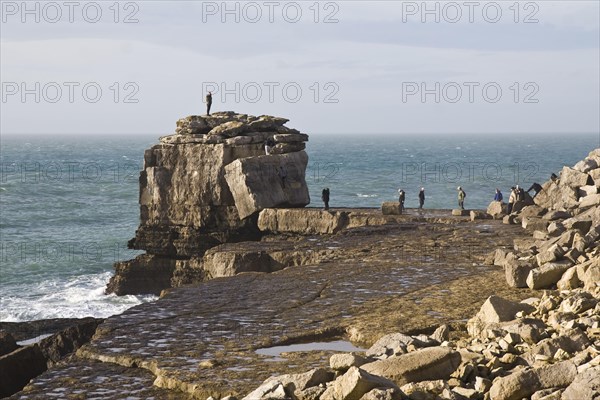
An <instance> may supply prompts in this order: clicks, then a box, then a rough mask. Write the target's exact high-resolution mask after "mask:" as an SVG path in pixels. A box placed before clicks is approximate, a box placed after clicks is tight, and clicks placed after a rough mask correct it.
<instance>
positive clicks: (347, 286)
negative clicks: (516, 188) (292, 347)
mask: <svg viewBox="0 0 600 400" xmlns="http://www.w3.org/2000/svg"><path fill="white" fill-rule="evenodd" d="M374 212H377V211H374ZM446 215H447V214H446ZM365 218H366V216H365ZM431 218H432V220H431V221H408V222H405V223H401V222H398V223H390V224H387V225H382V226H366V227H362V228H354V229H346V230H343V231H341V232H339V233H338V234H334V235H320V236H308V237H306V238H305V239H303V240H309V239H310V242H311V243H312V246H313V248H329V249H328V251H329V252H330V253H327V254H328V256H327V258H326V259H323V261H322V262H316V263H315V264H314V265H305V266H298V267H291V268H286V269H284V270H281V271H278V272H274V273H270V274H268V273H267V274H265V273H242V274H239V275H236V276H233V277H227V278H217V279H213V280H210V281H207V282H204V283H201V284H198V285H194V286H189V287H181V288H174V289H171V290H169V291H168V292H167V293H166V294H165V295H164V296H163V297H162V298H161V299H160V300H158V301H157V302H155V303H146V304H142V305H140V306H137V307H134V308H132V309H130V310H128V311H126V312H125V313H123V314H122V315H118V316H114V317H111V318H109V319H108V320H107V321H106V322H105V323H104V324H102V325H101V326H100V327H99V330H98V332H97V333H96V335H95V337H94V339H93V340H92V342H91V343H89V344H88V345H86V346H84V347H83V348H81V349H80V350H79V351H78V353H77V360H78V361H77V362H80V363H82V364H84V365H91V364H89V363H96V362H101V363H102V364H104V363H107V362H108V363H115V364H118V365H120V366H124V367H127V368H128V369H141V370H143V371H147V372H149V373H151V374H152V375H153V376H154V377H155V379H154V381H153V384H154V386H155V387H156V388H161V389H163V390H168V391H169V393H172V394H173V395H177V394H179V395H186V396H194V397H195V398H204V399H205V398H207V397H208V396H214V397H215V398H217V397H224V396H226V395H236V396H242V397H243V395H245V394H247V393H249V392H250V391H252V390H254V389H255V388H257V387H258V386H259V385H260V384H261V382H263V381H264V380H265V379H267V378H268V377H269V376H271V375H281V374H289V373H303V372H305V371H307V370H309V369H311V368H317V367H321V366H323V365H324V364H327V360H328V357H329V356H330V355H331V354H332V352H318V351H317V352H301V353H298V354H296V353H290V354H286V355H285V356H284V355H282V356H280V357H279V358H273V357H270V356H264V355H260V354H257V353H256V352H255V350H256V349H259V348H265V347H270V346H275V345H283V344H290V343H298V342H306V341H322V340H332V339H336V338H337V339H339V338H343V337H345V336H346V337H347V335H350V336H351V337H352V340H353V342H354V343H356V344H359V345H360V344H361V343H364V344H363V346H369V345H370V344H372V343H373V342H374V341H375V340H376V339H377V338H378V337H379V336H381V335H382V334H383V333H386V331H389V330H390V329H394V327H397V326H398V324H399V323H402V324H403V326H405V327H407V328H408V329H428V328H430V327H432V326H433V325H435V324H437V323H439V322H452V320H453V321H456V320H460V319H462V318H464V315H465V311H464V307H467V308H468V309H469V312H470V311H471V310H472V309H473V307H476V304H477V303H478V302H482V301H483V300H484V298H485V297H487V296H489V295H490V294H492V293H493V292H496V291H502V288H501V287H499V286H498V285H497V283H498V282H499V279H498V278H497V275H499V274H500V275H501V272H500V271H498V270H497V267H494V266H485V265H483V264H482V262H483V258H484V255H485V254H486V253H487V249H488V248H491V247H497V246H505V245H508V244H509V243H510V241H511V238H512V237H513V236H514V234H518V232H520V228H519V227H516V226H509V225H503V224H502V223H501V222H499V221H486V224H485V225H477V224H475V223H471V222H467V221H459V222H456V221H454V220H452V219H451V218H452V217H447V216H446V217H443V216H442V215H439V216H435V215H432V216H431ZM444 218H446V220H447V221H448V222H450V223H444ZM433 220H438V222H432V221H433ZM289 240H291V241H292V242H293V241H296V240H298V238H289ZM465 243H469V244H470V246H467V247H465ZM477 246H480V247H481V248H485V249H486V251H481V252H477V251H474V248H477ZM492 276H494V277H492ZM432 285H433V286H432ZM454 285H457V289H456V290H455V289H453V286H454ZM464 285H467V286H468V285H473V288H470V289H468V290H465V286H464ZM475 287H477V290H475ZM465 292H466V293H468V294H467V295H466V297H465ZM470 296H474V298H471V297H470ZM425 304H427V305H425ZM394 310H395V311H394ZM430 310H435V311H430ZM398 311H407V312H408V315H406V314H404V313H403V312H398ZM430 312H434V314H430ZM446 314H447V315H448V318H449V319H450V320H444V318H445V317H443V316H444V315H446ZM432 315H440V316H441V318H433V319H432ZM454 318H455V319H454ZM400 321H401V322H400ZM396 329H397V328H396ZM57 368H59V369H52V370H50V371H48V372H46V374H45V375H44V374H43V375H42V376H41V377H39V378H37V379H36V380H34V381H33V382H32V383H31V384H30V385H29V386H28V387H27V390H28V391H29V393H31V394H32V395H33V394H35V393H39V390H41V389H40V386H38V385H36V382H39V381H40V379H46V380H45V382H48V379H47V378H45V377H48V376H50V375H49V374H53V373H58V372H57V371H61V369H60V368H63V369H64V368H69V366H68V364H66V365H65V366H63V367H57ZM71 371H72V370H71ZM94 374H95V372H94V369H93V368H80V369H79V370H78V372H77V373H75V374H74V380H81V381H84V382H88V383H86V385H80V384H78V383H77V382H76V381H74V382H73V383H72V385H71V386H69V387H70V389H69V390H73V391H82V392H81V393H84V394H85V393H91V392H92V391H95V390H97V389H98V387H99V386H101V384H98V386H97V387H93V385H90V384H89V382H93V381H94V379H93V376H94ZM80 375H81V376H80ZM57 385H59V383H58V382H57ZM48 388H50V389H52V388H53V384H52V383H46V389H48Z"/></svg>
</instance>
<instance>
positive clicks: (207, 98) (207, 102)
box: [206, 92, 212, 115]
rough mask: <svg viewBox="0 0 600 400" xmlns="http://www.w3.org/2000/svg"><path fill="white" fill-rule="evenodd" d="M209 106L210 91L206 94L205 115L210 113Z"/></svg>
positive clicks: (210, 103)
mask: <svg viewBox="0 0 600 400" xmlns="http://www.w3.org/2000/svg"><path fill="white" fill-rule="evenodd" d="M210 106H212V92H208V94H207V95H206V115H210Z"/></svg>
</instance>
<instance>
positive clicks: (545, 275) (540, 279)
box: [527, 260, 573, 289]
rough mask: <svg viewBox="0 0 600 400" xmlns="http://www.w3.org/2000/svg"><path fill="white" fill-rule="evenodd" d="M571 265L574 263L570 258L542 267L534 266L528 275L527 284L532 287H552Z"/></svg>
mask: <svg viewBox="0 0 600 400" xmlns="http://www.w3.org/2000/svg"><path fill="white" fill-rule="evenodd" d="M571 266H573V263H572V262H571V261H570V260H562V261H555V262H549V263H546V264H544V265H542V266H541V267H538V268H534V269H532V270H531V271H530V272H529V275H528V276H527V286H528V287H529V288H530V289H545V288H549V287H552V286H554V285H555V284H556V282H558V281H559V279H560V278H561V277H562V275H563V274H564V273H565V272H566V271H567V270H568V269H569V268H570V267H571Z"/></svg>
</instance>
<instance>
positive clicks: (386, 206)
mask: <svg viewBox="0 0 600 400" xmlns="http://www.w3.org/2000/svg"><path fill="white" fill-rule="evenodd" d="M381 213H382V214H383V215H402V212H401V210H400V203H398V202H395V201H386V202H383V203H382V204H381Z"/></svg>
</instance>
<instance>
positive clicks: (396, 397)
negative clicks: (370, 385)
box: [360, 388, 402, 400]
mask: <svg viewBox="0 0 600 400" xmlns="http://www.w3.org/2000/svg"><path fill="white" fill-rule="evenodd" d="M401 399H402V392H401V391H400V390H398V389H393V388H391V389H373V390H371V391H370V392H369V393H366V394H365V395H364V396H363V397H361V398H360V400H401Z"/></svg>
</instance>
